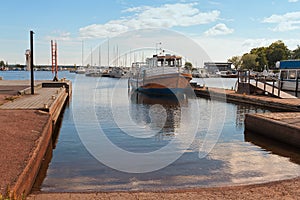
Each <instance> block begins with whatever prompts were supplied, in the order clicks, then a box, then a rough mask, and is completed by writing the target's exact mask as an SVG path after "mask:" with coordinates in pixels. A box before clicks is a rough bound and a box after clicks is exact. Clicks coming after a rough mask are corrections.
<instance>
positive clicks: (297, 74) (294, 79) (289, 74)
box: [279, 60, 300, 92]
mask: <svg viewBox="0 0 300 200" xmlns="http://www.w3.org/2000/svg"><path fill="white" fill-rule="evenodd" d="M279 69H280V72H279V80H280V87H281V89H282V90H285V91H291V92H296V91H297V92H300V83H299V82H300V60H284V61H280V62H279Z"/></svg>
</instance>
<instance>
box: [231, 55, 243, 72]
mask: <svg viewBox="0 0 300 200" xmlns="http://www.w3.org/2000/svg"><path fill="white" fill-rule="evenodd" d="M228 62H231V63H232V64H233V65H234V67H235V69H239V68H240V67H241V65H242V57H241V56H232V58H229V59H228Z"/></svg>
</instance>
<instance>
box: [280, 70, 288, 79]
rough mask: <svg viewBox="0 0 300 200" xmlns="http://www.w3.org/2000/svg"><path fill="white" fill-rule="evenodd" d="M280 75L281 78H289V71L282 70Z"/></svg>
mask: <svg viewBox="0 0 300 200" xmlns="http://www.w3.org/2000/svg"><path fill="white" fill-rule="evenodd" d="M280 76H281V77H280V78H281V79H287V71H281V74H280Z"/></svg>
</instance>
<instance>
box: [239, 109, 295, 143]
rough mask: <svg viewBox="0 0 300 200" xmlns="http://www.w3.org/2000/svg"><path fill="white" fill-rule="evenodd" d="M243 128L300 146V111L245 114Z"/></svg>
mask: <svg viewBox="0 0 300 200" xmlns="http://www.w3.org/2000/svg"><path fill="white" fill-rule="evenodd" d="M245 129H246V130H247V131H250V132H251V133H253V134H260V135H262V136H265V137H268V138H270V139H273V140H277V141H280V142H283V143H285V144H288V145H292V146H294V147H296V148H300V113H299V112H296V113H295V112H294V113H264V114H247V115H246V118H245Z"/></svg>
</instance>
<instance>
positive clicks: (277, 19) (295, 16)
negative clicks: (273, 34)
mask: <svg viewBox="0 0 300 200" xmlns="http://www.w3.org/2000/svg"><path fill="white" fill-rule="evenodd" d="M263 23H271V24H277V25H276V26H275V28H273V29H272V30H273V31H277V32H284V31H292V30H297V29H300V12H290V13H286V14H284V15H272V16H270V17H267V18H265V19H264V20H263Z"/></svg>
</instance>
